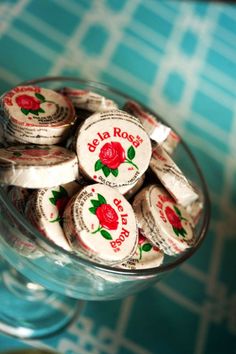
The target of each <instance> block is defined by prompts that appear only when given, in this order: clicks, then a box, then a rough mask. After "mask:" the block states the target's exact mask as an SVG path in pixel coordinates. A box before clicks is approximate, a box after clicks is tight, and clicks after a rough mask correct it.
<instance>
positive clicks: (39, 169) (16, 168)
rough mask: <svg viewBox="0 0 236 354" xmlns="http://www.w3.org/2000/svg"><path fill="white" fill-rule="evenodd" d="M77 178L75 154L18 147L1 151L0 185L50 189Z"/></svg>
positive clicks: (38, 147) (65, 151) (52, 149)
mask: <svg viewBox="0 0 236 354" xmlns="http://www.w3.org/2000/svg"><path fill="white" fill-rule="evenodd" d="M77 178H78V159H77V156H76V154H75V153H73V152H72V151H69V150H67V149H65V148H62V147H60V146H55V145H54V146H47V145H46V146H37V145H18V146H11V147H8V148H2V149H0V183H3V184H8V185H15V186H20V187H25V188H49V187H53V186H55V185H59V184H64V183H68V182H71V181H74V180H76V179H77Z"/></svg>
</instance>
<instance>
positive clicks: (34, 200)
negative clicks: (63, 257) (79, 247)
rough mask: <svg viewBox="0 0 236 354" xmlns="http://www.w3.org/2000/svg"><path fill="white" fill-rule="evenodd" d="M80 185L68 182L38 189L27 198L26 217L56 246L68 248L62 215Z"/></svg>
mask: <svg viewBox="0 0 236 354" xmlns="http://www.w3.org/2000/svg"><path fill="white" fill-rule="evenodd" d="M80 188H81V187H80V185H79V184H78V183H77V182H70V183H67V184H64V185H60V186H57V187H52V188H47V189H45V188H44V189H39V190H37V191H35V192H34V193H33V194H32V196H31V197H30V198H29V200H28V203H27V206H26V212H25V214H26V217H27V219H28V220H29V221H30V222H31V224H32V225H34V226H35V227H36V228H37V229H38V230H39V231H40V232H41V233H42V234H43V235H44V236H46V237H48V238H49V239H50V240H52V241H53V242H54V243H56V244H57V245H58V246H60V247H62V248H64V249H66V250H67V251H69V250H70V246H69V244H68V242H67V240H66V237H65V234H64V231H63V228H62V216H63V212H64V209H65V207H66V204H67V203H68V201H69V199H70V197H71V196H72V195H73V194H75V193H76V192H78V190H79V189H80Z"/></svg>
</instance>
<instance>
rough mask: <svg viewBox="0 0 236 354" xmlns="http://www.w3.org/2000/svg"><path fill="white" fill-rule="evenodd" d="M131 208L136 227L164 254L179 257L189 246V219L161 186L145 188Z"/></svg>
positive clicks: (191, 239) (190, 229)
mask: <svg viewBox="0 0 236 354" xmlns="http://www.w3.org/2000/svg"><path fill="white" fill-rule="evenodd" d="M132 205H133V209H134V212H135V216H136V219H137V223H138V226H139V228H141V229H142V230H143V233H144V235H145V236H146V237H147V238H148V240H149V241H150V242H151V243H152V244H154V245H155V246H157V247H158V248H159V249H160V250H162V251H163V252H164V253H166V254H167V255H170V256H171V255H175V254H179V253H182V252H184V251H185V250H186V249H187V248H189V247H190V246H191V245H192V242H193V231H192V227H191V222H190V219H191V217H190V216H189V214H188V213H187V212H186V210H185V209H184V208H183V207H182V206H180V205H179V204H177V203H176V202H175V200H174V199H173V198H172V197H171V196H170V194H169V193H168V192H167V191H166V190H165V189H164V188H163V187H160V186H157V185H150V186H148V187H145V188H144V189H142V191H141V192H139V193H138V194H137V195H136V196H135V198H134V202H133V204H132Z"/></svg>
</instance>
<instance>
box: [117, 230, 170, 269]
mask: <svg viewBox="0 0 236 354" xmlns="http://www.w3.org/2000/svg"><path fill="white" fill-rule="evenodd" d="M163 260H164V252H162V251H161V250H160V249H159V248H158V247H156V246H154V245H153V244H152V243H150V241H149V240H148V239H147V238H146V237H145V236H144V234H143V232H142V231H141V229H139V238H138V246H137V249H136V252H135V254H134V255H133V256H132V257H131V258H129V259H128V261H126V262H125V263H123V264H121V265H119V268H124V269H148V268H155V267H159V266H160V265H161V264H162V263H163Z"/></svg>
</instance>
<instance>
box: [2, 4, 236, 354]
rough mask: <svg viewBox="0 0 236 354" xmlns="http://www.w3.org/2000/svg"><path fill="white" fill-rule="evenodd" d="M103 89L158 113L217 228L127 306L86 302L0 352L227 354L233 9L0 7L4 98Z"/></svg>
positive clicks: (233, 200)
mask: <svg viewBox="0 0 236 354" xmlns="http://www.w3.org/2000/svg"><path fill="white" fill-rule="evenodd" d="M59 74H60V75H74V76H81V77H83V78H89V79H93V80H96V81H103V82H106V83H109V84H111V85H112V86H115V87H117V88H119V89H121V90H122V91H125V92H127V93H129V94H131V95H133V96H134V97H136V98H138V99H140V100H141V101H143V102H145V103H146V104H148V105H149V106H151V107H153V108H154V109H156V110H157V111H158V112H159V113H160V114H161V115H162V116H163V117H165V118H166V120H168V121H169V122H170V123H172V124H173V125H174V126H175V127H176V128H177V130H178V131H179V132H180V133H181V134H182V135H184V137H185V140H186V141H187V142H188V143H189V145H190V146H191V148H192V150H193V152H194V154H195V155H196V157H197V158H198V160H199V163H200V165H201V167H202V168H203V170H204V174H205V176H206V179H207V182H208V184H209V189H210V194H211V199H212V211H213V212H212V222H211V225H210V229H209V232H208V236H207V239H206V241H205V242H204V244H203V245H202V247H201V249H200V250H199V252H197V253H196V255H194V257H193V258H192V259H190V260H189V261H188V262H186V264H184V265H183V266H181V267H180V268H179V269H178V270H177V271H176V272H175V273H173V274H172V276H170V277H169V278H167V279H166V280H164V281H162V282H161V283H159V284H157V285H156V286H154V287H153V288H151V289H149V290H147V291H146V292H143V293H141V294H139V295H137V296H135V297H130V298H127V299H125V300H123V301H115V302H106V303H98V302H93V303H88V304H87V306H86V308H85V310H84V311H83V313H82V315H81V316H80V319H79V320H78V321H77V322H76V323H75V324H73V325H72V326H71V327H69V328H68V329H67V330H66V331H64V332H63V333H61V334H59V335H57V336H55V337H52V338H48V339H45V340H40V341H39V340H37V341H31V342H26V341H21V342H18V341H16V340H13V339H11V338H9V337H7V336H4V335H0V349H1V350H4V349H8V348H11V347H14V346H17V347H19V346H21V347H23V346H27V345H31V346H35V347H36V346H39V345H41V346H45V347H49V348H56V349H58V350H59V351H61V352H62V353H66V354H69V353H70V354H71V353H76V354H77V353H82V354H84V353H94V354H95V353H99V354H105V353H109V354H131V353H137V354H151V353H153V354H203V353H205V354H213V353H214V354H218V353H219V354H221V353H222V354H226V353H227V354H233V353H235V346H236V341H235V339H236V336H235V335H236V281H235V280H236V279H235V278H236V277H235V269H236V260H235V258H236V237H235V236H236V232H235V229H236V223H235V211H236V159H235V152H236V143H235V136H236V7H235V6H234V5H230V4H224V3H220V2H216V3H213V2H209V3H207V2H195V1H189V2H188V1H186V2H181V1H164V0H163V1H157V0H156V1H155V0H142V1H141V0H129V1H128V0H126V1H123V0H121V1H119V0H78V1H76V0H58V1H56V0H54V1H53V0H42V1H39V0H38V1H37V0H20V1H16V0H9V1H0V90H1V91H5V90H6V89H8V88H10V87H11V86H12V85H15V84H17V83H18V82H20V81H22V80H25V79H30V78H34V77H39V76H47V75H59Z"/></svg>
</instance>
